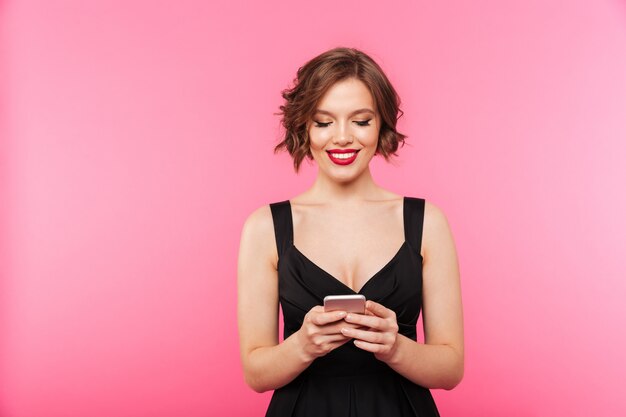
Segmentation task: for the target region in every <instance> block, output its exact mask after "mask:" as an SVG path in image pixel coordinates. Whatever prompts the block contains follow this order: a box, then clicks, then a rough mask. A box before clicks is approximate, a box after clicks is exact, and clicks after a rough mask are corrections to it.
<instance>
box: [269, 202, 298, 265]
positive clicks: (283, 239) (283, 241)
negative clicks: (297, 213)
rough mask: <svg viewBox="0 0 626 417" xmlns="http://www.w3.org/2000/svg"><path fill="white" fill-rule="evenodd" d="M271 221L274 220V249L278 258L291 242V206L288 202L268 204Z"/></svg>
mask: <svg viewBox="0 0 626 417" xmlns="http://www.w3.org/2000/svg"><path fill="white" fill-rule="evenodd" d="M270 209H271V210H272V219H273V220H274V236H276V249H277V250H278V258H279V259H280V258H281V257H282V255H283V253H284V252H285V251H286V250H287V248H288V247H289V246H290V245H291V244H292V242H293V221H292V219H291V204H290V203H289V200H285V201H280V202H277V203H270Z"/></svg>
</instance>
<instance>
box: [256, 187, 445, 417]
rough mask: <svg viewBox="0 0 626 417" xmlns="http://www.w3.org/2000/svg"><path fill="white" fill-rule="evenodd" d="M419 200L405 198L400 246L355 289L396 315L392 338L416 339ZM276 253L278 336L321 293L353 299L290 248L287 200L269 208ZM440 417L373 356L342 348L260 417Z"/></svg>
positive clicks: (417, 390) (420, 390)
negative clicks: (280, 327)
mask: <svg viewBox="0 0 626 417" xmlns="http://www.w3.org/2000/svg"><path fill="white" fill-rule="evenodd" d="M424 204H425V201H424V199H421V198H416V197H404V202H403V210H404V211H403V219H404V237H405V240H404V242H403V243H402V245H401V246H400V249H399V250H398V252H397V253H396V254H395V255H394V256H393V258H391V259H390V260H389V262H388V263H387V264H386V265H385V266H383V267H382V268H381V269H380V270H379V271H378V272H376V273H375V274H374V275H373V276H372V277H371V278H370V279H369V280H368V281H367V282H366V283H365V284H364V285H363V287H362V288H361V289H360V290H359V292H358V294H363V295H365V297H366V298H367V299H368V300H373V301H376V302H377V303H380V304H382V305H384V306H385V307H387V308H389V309H392V310H394V311H395V313H396V318H397V321H398V326H399V333H401V334H403V335H405V336H406V337H408V338H410V339H413V340H416V338H417V334H416V323H417V319H418V317H419V314H420V310H421V305H422V303H421V299H422V256H421V255H420V247H421V241H422V227H423V221H424ZM270 208H271V211H272V218H273V221H274V232H275V235H276V243H277V249H278V257H279V258H278V288H279V299H280V304H281V307H282V310H283V317H284V338H285V339H286V338H288V337H289V336H290V335H291V334H292V333H294V332H295V331H297V330H298V329H300V326H301V325H302V322H303V320H304V316H305V314H306V313H307V312H308V311H309V310H310V309H311V308H313V307H314V306H316V305H322V304H323V299H324V297H325V296H326V295H332V294H356V293H355V292H354V291H353V290H352V289H351V288H350V287H348V286H347V285H345V284H344V283H342V282H341V281H339V280H338V279H337V278H335V277H334V276H332V275H330V274H329V273H328V272H326V271H324V270H323V269H322V268H320V267H319V266H317V265H316V264H315V263H313V262H312V261H311V260H310V259H308V258H307V257H306V256H305V255H304V254H302V253H301V252H300V251H299V250H298V249H297V248H296V247H295V246H294V245H293V221H292V213H291V205H290V202H289V200H285V201H281V202H277V203H272V204H270ZM286 416H298V417H309V416H310V417H321V416H326V417H335V416H336V417H339V416H341V417H344V416H345V417H353V416H359V417H370V416H371V417H373V416H389V417H391V416H393V417H395V416H419V417H433V416H439V412H438V411H437V406H436V405H435V402H434V400H433V397H432V395H431V393H430V391H429V390H428V389H427V388H424V387H421V386H419V385H416V384H414V383H412V382H411V381H409V380H408V379H406V378H404V377H403V376H402V375H400V374H398V373H397V372H395V371H394V370H393V369H391V368H390V367H389V366H388V365H387V364H385V363H384V362H382V361H379V360H377V359H376V357H375V356H374V354H373V353H371V352H367V351H365V350H362V349H359V348H357V347H356V346H354V344H353V343H352V342H347V343H345V344H344V345H342V346H340V347H339V348H337V349H335V350H333V351H331V352H330V353H328V354H327V355H325V356H322V357H319V358H317V359H315V360H314V361H313V362H312V363H311V365H310V366H309V367H308V368H306V369H305V370H304V371H303V372H302V373H300V375H298V377H296V378H295V379H294V380H292V381H291V382H290V383H288V384H287V385H285V386H283V387H281V388H278V389H276V390H275V391H274V394H273V395H272V399H271V401H270V404H269V407H268V409H267V413H266V417H286Z"/></svg>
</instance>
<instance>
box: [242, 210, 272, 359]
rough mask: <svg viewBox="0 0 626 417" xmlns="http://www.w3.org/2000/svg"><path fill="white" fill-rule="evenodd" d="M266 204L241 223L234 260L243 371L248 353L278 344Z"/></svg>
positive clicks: (268, 217) (270, 223)
mask: <svg viewBox="0 0 626 417" xmlns="http://www.w3.org/2000/svg"><path fill="white" fill-rule="evenodd" d="M277 258H278V255H277V251H276V240H275V238H274V223H273V220H272V213H271V210H270V207H269V205H266V206H263V207H260V208H258V209H257V210H255V211H254V212H253V213H252V214H250V216H249V217H248V218H247V219H246V221H245V222H244V225H243V228H242V231H241V240H240V244H239V257H238V260H237V323H238V328H239V347H240V354H241V360H242V363H243V367H244V370H245V368H246V365H247V358H248V354H249V353H250V352H251V351H252V350H254V349H255V348H257V347H262V346H273V345H276V344H277V343H278V273H277V271H276V262H277Z"/></svg>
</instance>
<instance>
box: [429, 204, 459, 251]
mask: <svg viewBox="0 0 626 417" xmlns="http://www.w3.org/2000/svg"><path fill="white" fill-rule="evenodd" d="M451 240H452V232H451V230H450V224H449V223H448V218H447V216H446V214H445V213H444V211H443V209H441V208H440V207H439V206H437V205H436V204H434V203H432V202H430V201H428V200H426V201H425V204H424V229H423V231H422V253H423V256H424V258H427V257H428V254H429V252H430V251H432V249H433V248H435V247H438V246H440V245H441V244H442V243H444V242H449V241H451Z"/></svg>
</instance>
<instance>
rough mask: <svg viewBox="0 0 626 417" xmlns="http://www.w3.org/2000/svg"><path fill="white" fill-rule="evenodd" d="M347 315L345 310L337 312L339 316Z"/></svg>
mask: <svg viewBox="0 0 626 417" xmlns="http://www.w3.org/2000/svg"><path fill="white" fill-rule="evenodd" d="M345 315H346V312H345V311H340V312H339V313H337V317H343V316H345Z"/></svg>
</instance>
